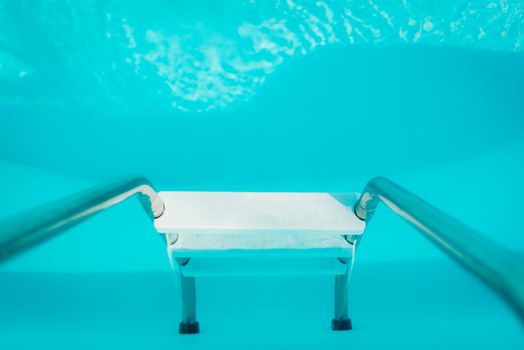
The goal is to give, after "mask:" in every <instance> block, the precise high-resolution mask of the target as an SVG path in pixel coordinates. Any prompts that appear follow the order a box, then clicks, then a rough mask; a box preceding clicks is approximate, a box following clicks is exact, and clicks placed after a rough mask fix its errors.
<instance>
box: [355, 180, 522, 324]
mask: <svg viewBox="0 0 524 350" xmlns="http://www.w3.org/2000/svg"><path fill="white" fill-rule="evenodd" d="M380 201H382V202H383V203H384V204H386V205H387V206H388V207H389V208H390V209H391V210H393V211H394V212H395V213H397V214H398V215H400V216H401V217H402V218H404V219H405V220H407V221H408V222H409V223H410V224H412V225H413V226H414V227H415V228H416V229H417V230H419V231H420V232H421V233H422V234H423V235H424V236H425V237H426V238H428V239H429V240H430V241H431V242H432V243H434V244H435V245H437V246H438V247H439V248H440V249H441V250H443V251H444V252H445V253H447V254H448V255H449V256H450V257H452V258H453V259H455V261H457V262H458V263H459V264H461V265H462V266H464V267H465V268H466V269H468V270H469V271H470V272H472V273H473V274H474V275H476V276H477V277H478V278H480V279H481V280H482V281H483V282H484V283H485V284H487V285H488V286H489V287H491V288H492V289H494V290H495V291H496V292H498V293H499V295H501V296H502V297H503V298H504V299H505V300H506V301H507V302H508V303H509V304H510V305H511V306H512V307H513V309H514V310H515V311H516V312H517V314H518V316H519V317H520V319H521V320H522V321H524V263H523V261H522V260H520V259H518V258H517V257H516V256H515V255H514V253H512V252H510V251H508V250H506V249H504V248H503V247H501V246H500V245H498V244H496V243H495V242H493V241H491V240H489V239H487V238H486V237H484V236H482V235H481V234H479V233H478V232H476V231H474V230H473V229H471V228H469V227H467V226H465V225H463V224H461V223H460V222H458V221H456V220H455V219H453V218H451V217H450V216H449V215H447V214H446V213H444V212H442V211H440V210H439V209H437V208H435V207H433V206H432V205H430V204H428V203H427V202H425V201H423V200H422V199H420V198H418V197H417V196H415V195H414V194H412V193H410V192H408V191H407V190H405V189H403V188H402V187H400V186H398V185H397V184H395V183H393V182H391V181H389V180H388V179H385V178H383V177H377V178H374V179H372V180H371V181H369V182H368V184H367V185H366V187H365V188H364V191H363V193H362V195H361V197H360V199H359V200H358V201H357V203H356V204H355V208H354V211H355V215H357V217H358V218H359V219H361V220H364V221H369V220H370V219H371V217H372V216H373V213H374V211H375V209H376V207H377V205H378V203H379V202H380Z"/></svg>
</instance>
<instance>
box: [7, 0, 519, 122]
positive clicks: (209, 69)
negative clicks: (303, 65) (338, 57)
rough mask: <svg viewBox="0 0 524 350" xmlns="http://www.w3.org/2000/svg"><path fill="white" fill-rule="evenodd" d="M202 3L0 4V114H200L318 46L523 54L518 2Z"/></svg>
mask: <svg viewBox="0 0 524 350" xmlns="http://www.w3.org/2000/svg"><path fill="white" fill-rule="evenodd" d="M208 5H209V3H206V2H202V3H197V4H192V5H184V6H185V7H183V6H182V5H173V4H172V3H171V2H170V1H165V0H155V1H153V2H148V6H147V7H144V8H139V7H140V6H141V5H134V6H133V8H124V7H123V6H122V5H121V4H120V5H119V4H117V3H116V2H107V1H106V2H102V1H97V0H90V1H84V2H78V1H73V0H70V1H62V0H60V1H58V0H46V1H45V0H41V1H38V2H35V1H29V0H27V1H17V2H11V1H8V0H4V1H3V2H0V105H1V104H4V105H5V104H21V103H24V104H28V103H32V104H66V105H67V104H79V105H82V106H90V107H92V108H94V109H100V108H104V109H109V110H115V111H117V110H120V111H126V110H136V109H139V110H140V109H147V110H151V109H156V110H169V109H175V110H179V111H197V112H202V111H209V110H214V109H223V108H225V107H226V106H229V105H231V104H232V103H233V102H235V101H245V100H247V99H248V98H249V97H250V96H252V95H253V94H254V93H255V91H256V89H257V87H258V86H260V85H261V84H263V83H264V81H265V79H266V77H267V76H268V75H269V74H271V72H273V71H274V70H275V69H276V67H278V66H279V65H281V64H282V63H284V62H285V61H286V59H287V58H289V57H292V56H300V55H307V54H309V53H310V52H312V51H314V50H318V49H319V48H320V47H323V46H326V45H365V44H367V45H375V46H385V45H405V44H424V45H452V46H461V47H468V48H477V49H487V50H496V51H519V52H520V51H522V41H523V37H524V7H523V6H522V3H521V2H520V1H518V0H517V1H508V0H500V1H454V2H451V3H447V2H446V3H441V2H428V1H424V0H411V1H408V0H397V1H385V0H382V1H374V0H366V1H348V2H347V3H344V2H340V1H310V2H304V3H301V2H299V1H292V0H287V1H280V0H277V1H275V2H274V3H270V4H269V3H267V2H264V3H263V4H259V3H257V1H239V2H238V4H234V5H236V6H232V5H228V6H224V7H227V8H226V9H222V10H223V11H217V8H216V5H215V7H212V6H208ZM188 6H189V7H190V8H188ZM135 7H136V8H135ZM195 14H196V15H195Z"/></svg>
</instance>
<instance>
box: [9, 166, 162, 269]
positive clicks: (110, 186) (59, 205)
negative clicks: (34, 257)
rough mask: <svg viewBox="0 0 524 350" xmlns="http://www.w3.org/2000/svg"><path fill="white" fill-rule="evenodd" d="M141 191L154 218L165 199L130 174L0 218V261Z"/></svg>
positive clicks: (159, 214) (142, 200) (141, 198)
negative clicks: (0, 219) (1, 219)
mask: <svg viewBox="0 0 524 350" xmlns="http://www.w3.org/2000/svg"><path fill="white" fill-rule="evenodd" d="M135 194H138V195H139V199H140V202H141V203H142V205H143V206H144V209H145V210H146V212H147V213H148V214H149V216H150V217H151V218H152V219H155V218H158V217H160V216H161V215H162V214H163V212H164V203H163V202H162V199H161V198H160V197H159V196H158V195H157V193H156V191H155V189H154V188H153V186H152V185H151V183H150V182H149V180H147V179H146V178H145V177H142V176H129V177H125V178H121V179H118V180H115V181H112V182H110V183H107V184H104V185H101V186H97V187H94V188H91V189H88V190H86V191H84V192H81V193H79V194H75V195H72V196H70V197H66V198H64V199H61V200H58V201H56V202H54V203H51V204H46V205H43V206H41V207H39V208H36V209H32V210H29V211H27V212H25V213H23V214H20V215H17V216H15V217H13V218H10V219H7V220H4V221H2V222H0V262H3V261H4V260H7V259H9V258H11V257H13V256H14V255H16V254H17V253H20V252H22V251H24V250H25V249H28V248H31V247H33V246H34V245H36V244H38V243H41V242H44V241H46V240H48V239H50V238H52V237H54V236H56V235H57V234H59V233H61V232H63V231H65V230H67V229H69V228H71V227H73V226H75V225H77V224H79V223H80V222H82V221H84V220H86V219H88V218H90V217H92V216H93V215H95V214H96V213H98V212H100V211H102V210H104V209H107V208H109V207H112V206H113V205H115V204H118V203H120V202H122V201H123V200H126V199H127V198H129V197H132V196H133V195H135Z"/></svg>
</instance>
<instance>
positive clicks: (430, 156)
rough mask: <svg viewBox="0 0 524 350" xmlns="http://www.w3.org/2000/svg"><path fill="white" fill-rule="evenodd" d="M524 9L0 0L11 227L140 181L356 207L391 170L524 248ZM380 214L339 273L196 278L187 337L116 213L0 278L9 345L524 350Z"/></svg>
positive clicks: (140, 225)
mask: <svg viewBox="0 0 524 350" xmlns="http://www.w3.org/2000/svg"><path fill="white" fill-rule="evenodd" d="M523 40H524V5H523V4H522V2H521V1H455V2H453V4H445V3H442V2H436V1H389V2H388V1H351V2H330V1H313V2H305V3H299V2H293V1H268V2H258V1H229V2H226V3H225V4H219V3H218V2H205V1H197V2H187V3H183V2H177V1H167V0H166V1H158V0H155V1H148V2H144V3H141V4H139V3H133V4H132V5H131V4H128V3H124V2H118V1H105V2H102V1H95V0H93V1H84V2H82V3H81V4H80V3H78V2H76V1H43V0H41V1H17V2H14V1H7V0H5V1H0V180H1V181H2V184H3V189H2V194H1V196H0V218H5V217H8V216H10V215H12V214H15V213H18V212H20V211H23V210H26V209H28V208H30V207H33V206H36V205H38V204H42V203H45V202H48V201H50V200H53V199H57V198H60V197H62V196H64V195H67V194H70V193H74V192H76V191H78V190H80V189H84V188H86V187H88V186H90V185H93V184H97V183H100V182H103V181H105V180H108V179H111V178H113V177H118V176H121V175H123V174H127V173H142V174H144V175H146V176H147V177H148V178H150V179H151V180H152V182H153V183H154V184H155V185H156V186H157V187H158V188H159V189H162V190H170V189H179V190H235V191H244V190H246V191H247V190H251V191H330V192H334V191H360V190H361V189H362V187H363V186H364V185H365V183H366V181H367V180H368V179H370V178H371V177H373V176H376V175H383V176H387V177H389V178H391V179H393V180H395V181H396V182H398V183H400V184H402V185H403V186H405V187H406V188H408V189H410V190H412V191H413V192H415V193H416V194H418V195H420V196H421V197H423V198H425V199H427V200H428V201H430V202H431V203H434V204H435V205H437V206H438V207H440V208H442V209H443V210H445V211H447V212H449V213H451V214H453V215H454V216H455V217H457V218H459V219H461V220H462V221H463V222H464V223H467V224H468V225H470V226H472V227H473V228H475V229H478V230H479V231H481V232H483V233H485V234H486V235H488V236H489V237H490V238H491V239H493V240H495V241H497V242H499V243H500V244H502V245H504V246H506V247H508V248H510V249H512V250H514V251H516V252H517V253H518V254H524V235H522V232H523V229H522V227H523V226H522V223H521V220H520V218H521V217H522V209H523V205H522V200H521V198H524V186H523V185H522V179H523V178H524V156H523V154H524V119H523V117H524V105H523V102H522V101H524V86H523V82H524V53H523V51H524V48H523V46H522V44H523ZM381 209H382V210H380V209H379V211H378V213H377V214H376V217H375V218H374V221H373V222H372V223H371V224H370V226H369V227H368V229H367V233H366V239H365V241H364V242H363V244H362V246H361V249H360V251H359V253H358V256H357V260H358V261H357V266H356V269H355V273H354V277H353V279H352V291H351V296H350V298H351V306H350V307H351V311H350V312H351V315H352V318H353V323H354V330H353V331H351V332H343V333H334V332H332V331H330V329H329V322H330V318H331V311H332V310H331V309H332V305H331V302H332V299H331V293H332V290H331V288H332V281H331V278H328V277H325V278H324V277H298V278H296V277H293V278H291V277H290V278H281V277H280V278H276V277H275V278H267V277H264V278H260V277H256V276H255V277H253V278H244V279H236V278H227V279H223V280H222V279H220V280H218V279H205V280H202V281H201V282H200V284H199V295H198V297H199V317H200V321H201V323H202V333H201V334H200V335H198V336H190V337H187V336H186V337H183V336H180V335H178V334H177V333H176V331H177V323H178V320H179V309H180V308H179V305H178V303H179V298H178V297H179V295H178V289H177V286H176V285H175V283H173V280H172V278H171V276H170V273H169V263H168V260H167V257H166V256H165V248H164V246H163V242H162V241H161V240H160V239H158V237H156V232H155V231H154V229H153V228H152V226H151V224H150V222H149V221H148V220H147V218H146V217H145V215H143V213H142V211H141V210H140V209H139V205H138V203H135V202H134V201H131V202H129V203H124V204H122V205H120V206H118V207H116V208H114V209H111V210H110V211H107V212H104V213H103V214H101V215H100V216H98V217H96V218H95V219H93V220H92V221H89V222H87V223H85V224H83V225H81V226H79V227H77V228H75V229H73V230H71V231H70V232H68V233H67V234H65V235H63V236H61V237H59V238H57V239H56V240H54V241H52V242H49V243H47V244H45V245H43V246H40V247H38V248H36V249H35V250H33V251H31V252H29V253H27V254H24V255H22V256H20V257H18V258H17V259H15V260H13V261H11V262H9V263H8V264H5V265H3V266H1V267H0V281H1V282H0V286H1V288H0V310H2V311H1V312H0V341H1V342H2V344H4V345H2V347H3V348H33V347H35V346H38V347H41V346H42V345H44V346H46V347H50V348H60V347H63V348H70V347H72V346H75V347H89V348H92V347H94V346H97V347H115V346H119V345H120V346H126V347H136V348H145V347H149V348H151V347H154V348H160V347H163V346H165V347H174V348H176V347H178V348H212V347H214V348H242V349H244V348H255V349H256V348H261V349H262V348H269V347H273V348H275V347H276V348H295V347H301V348H312V349H319V348H322V349H323V348H341V349H342V348H353V349H358V348H377V349H379V348H384V347H399V348H400V347H403V348H421V347H424V348H430V349H440V348H452V349H455V348H457V349H459V348H460V349H462V348H466V347H475V348H481V349H484V348H486V349H488V348H489V349H493V348H497V349H520V348H522V345H523V344H524V332H523V331H522V327H521V325H520V324H519V323H518V321H517V319H516V318H515V317H514V316H513V314H512V313H511V312H510V310H509V309H508V308H507V307H506V306H505V305H504V304H503V303H502V302H501V301H499V300H498V298H497V297H495V296H494V295H493V294H492V293H491V292H490V291H488V290H486V289H485V288H484V287H483V286H482V285H481V284H480V283H479V282H477V281H476V280H475V279H473V278H472V277H470V276H469V275H468V274H466V273H465V272H463V271H462V270H461V269H460V268H458V267H456V266H455V265H454V264H453V263H452V262H450V261H448V259H447V257H445V256H443V254H442V253H440V252H439V251H438V250H437V249H436V248H434V247H433V246H432V245H431V244H430V243H429V242H426V241H425V240H424V239H423V238H422V237H420V236H419V235H418V234H417V233H416V232H415V231H413V230H412V228H411V227H409V226H408V225H406V224H405V223H404V222H402V221H401V220H400V219H398V218H396V217H395V216H394V215H393V214H391V213H390V212H388V211H387V210H386V209H385V208H381Z"/></svg>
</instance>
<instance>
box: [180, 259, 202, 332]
mask: <svg viewBox="0 0 524 350" xmlns="http://www.w3.org/2000/svg"><path fill="white" fill-rule="evenodd" d="M187 261H189V259H187V260H186V261H185V263H187ZM180 265H184V263H180ZM180 286H181V292H182V321H181V322H180V326H179V329H178V332H179V333H180V334H195V333H198V332H199V331H200V326H199V324H198V321H197V319H196V285H195V277H187V276H184V275H182V272H180Z"/></svg>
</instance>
